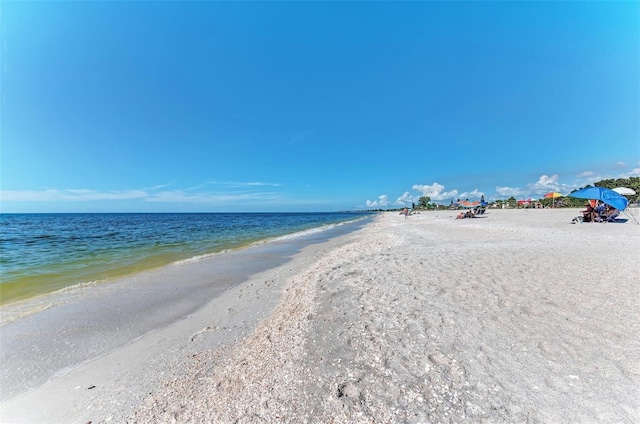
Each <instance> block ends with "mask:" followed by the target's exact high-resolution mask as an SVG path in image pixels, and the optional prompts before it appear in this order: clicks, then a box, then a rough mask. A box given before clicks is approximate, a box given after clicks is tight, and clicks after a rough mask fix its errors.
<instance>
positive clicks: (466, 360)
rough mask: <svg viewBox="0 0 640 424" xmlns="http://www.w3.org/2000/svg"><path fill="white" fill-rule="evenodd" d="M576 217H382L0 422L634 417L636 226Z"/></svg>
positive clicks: (66, 381)
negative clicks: (573, 220)
mask: <svg viewBox="0 0 640 424" xmlns="http://www.w3.org/2000/svg"><path fill="white" fill-rule="evenodd" d="M576 214H577V210H567V209H558V210H497V211H488V213H487V214H486V215H485V216H484V217H482V218H477V219H466V220H455V219H454V216H455V214H454V213H453V212H432V213H423V214H419V215H414V216H410V217H409V218H407V219H405V218H404V217H403V216H400V215H396V214H392V213H386V214H381V215H380V216H379V217H377V218H376V220H375V221H374V222H373V223H371V224H369V225H368V226H366V227H365V228H364V229H362V230H360V231H358V232H355V233H352V234H349V235H347V236H343V237H340V238H337V239H333V240H331V241H329V242H327V243H325V244H322V245H316V246H310V247H309V248H307V249H305V250H304V251H303V252H302V253H301V254H300V255H298V256H297V257H296V258H295V259H294V261H293V262H292V263H289V264H286V265H284V266H282V267H279V268H276V269H273V270H270V271H267V272H265V273H262V274H259V275H256V276H254V277H253V278H252V279H251V281H249V282H247V283H246V284H244V285H242V286H239V287H236V288H235V289H232V290H230V291H228V292H226V293H225V294H224V295H223V296H221V297H219V298H216V299H214V300H212V302H211V303H210V304H209V305H207V306H206V307H205V308H203V309H201V310H200V311H198V312H197V313H196V314H194V315H192V316H190V317H187V318H185V319H184V320H182V321H180V322H178V323H176V324H174V325H172V326H169V327H167V328H166V329H164V330H161V331H158V332H155V333H153V334H150V335H148V336H145V337H143V338H141V339H139V340H137V341H134V342H133V343H131V344H130V345H128V346H126V347H125V348H123V349H119V350H117V351H115V352H112V353H110V354H108V355H105V356H103V357H102V358H99V359H97V360H95V361H92V362H89V363H87V364H84V365H83V366H81V367H79V368H77V369H76V370H74V371H73V372H71V373H69V374H67V375H65V376H64V377H62V378H60V379H58V380H56V381H54V382H52V383H49V384H48V385H45V386H43V387H41V388H38V389H35V390H33V391H31V392H30V393H28V394H26V395H23V396H20V397H18V398H14V399H12V400H10V401H7V402H5V403H3V405H2V415H1V417H2V421H3V422H82V423H86V422H87V421H92V422H93V423H97V422H136V423H172V422H177V423H201V422H241V423H242V422H246V423H254V422H256V423H257V422H291V423H298V422H323V423H324V422H339V423H356V422H363V423H364V422H367V423H369V422H380V423H391V422H393V423H395V422H408V423H458V422H469V423H478V422H487V423H635V422H640V336H638V335H639V334H640V296H639V295H640V286H639V285H638V283H639V282H640V281H639V280H640V279H639V278H638V277H639V269H640V267H639V263H640V261H639V259H640V226H638V225H634V224H633V223H631V222H628V223H626V224H612V223H606V224H600V223H596V224H576V225H571V224H570V220H571V218H573V216H575V215H576ZM90 384H91V385H95V387H94V388H92V389H89V387H91V386H90Z"/></svg>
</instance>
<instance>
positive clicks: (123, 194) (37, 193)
mask: <svg viewBox="0 0 640 424" xmlns="http://www.w3.org/2000/svg"><path fill="white" fill-rule="evenodd" d="M148 196H149V193H147V192H146V191H144V190H124V191H96V190H88V189H65V190H58V189H47V190H3V191H1V192H0V199H2V201H5V202H56V201H65V202H86V201H92V200H128V199H145V198H147V197H148Z"/></svg>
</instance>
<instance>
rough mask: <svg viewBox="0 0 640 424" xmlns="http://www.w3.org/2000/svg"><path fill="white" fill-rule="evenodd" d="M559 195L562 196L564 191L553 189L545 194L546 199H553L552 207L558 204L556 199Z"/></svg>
mask: <svg viewBox="0 0 640 424" xmlns="http://www.w3.org/2000/svg"><path fill="white" fill-rule="evenodd" d="M558 197H562V193H558V192H557V191H552V192H550V193H547V194H545V195H544V198H545V199H553V200H552V203H551V204H552V207H554V208H555V206H556V199H557V198H558Z"/></svg>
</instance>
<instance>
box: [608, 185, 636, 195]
mask: <svg viewBox="0 0 640 424" xmlns="http://www.w3.org/2000/svg"><path fill="white" fill-rule="evenodd" d="M613 191H615V192H616V193H619V194H622V195H623V196H633V195H634V194H636V191H635V190H634V189H632V188H628V187H616V188H614V189H613Z"/></svg>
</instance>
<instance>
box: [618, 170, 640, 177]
mask: <svg viewBox="0 0 640 424" xmlns="http://www.w3.org/2000/svg"><path fill="white" fill-rule="evenodd" d="M629 177H640V168H633V169H632V170H631V171H629V172H626V173H624V174H622V175H620V176H618V178H629Z"/></svg>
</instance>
